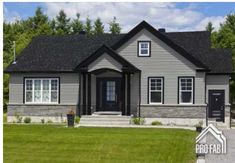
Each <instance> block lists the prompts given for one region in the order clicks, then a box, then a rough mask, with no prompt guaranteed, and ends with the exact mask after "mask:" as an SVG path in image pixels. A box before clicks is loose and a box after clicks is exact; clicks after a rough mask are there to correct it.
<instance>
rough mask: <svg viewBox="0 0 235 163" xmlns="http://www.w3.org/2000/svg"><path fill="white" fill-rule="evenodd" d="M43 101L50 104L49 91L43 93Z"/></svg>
mask: <svg viewBox="0 0 235 163" xmlns="http://www.w3.org/2000/svg"><path fill="white" fill-rule="evenodd" d="M42 101H43V102H50V94H49V90H48V91H47V90H46V91H45V90H44V91H43V92H42Z"/></svg>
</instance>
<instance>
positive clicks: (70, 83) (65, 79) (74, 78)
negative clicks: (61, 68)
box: [9, 73, 79, 105]
mask: <svg viewBox="0 0 235 163" xmlns="http://www.w3.org/2000/svg"><path fill="white" fill-rule="evenodd" d="M24 77H42V78H43V77H59V78H60V104H65V105H76V104H77V103H78V88H79V76H78V74H76V73H58V74H56V73H53V74H49V73H37V74H33V73H30V74H29V73H18V74H10V81H9V104H23V95H24V93H23V83H24V81H23V80H24Z"/></svg>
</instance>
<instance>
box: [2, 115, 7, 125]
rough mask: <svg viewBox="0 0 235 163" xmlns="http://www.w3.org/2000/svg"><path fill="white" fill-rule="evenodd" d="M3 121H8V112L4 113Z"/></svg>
mask: <svg viewBox="0 0 235 163" xmlns="http://www.w3.org/2000/svg"><path fill="white" fill-rule="evenodd" d="M3 123H7V114H6V113H4V114H3Z"/></svg>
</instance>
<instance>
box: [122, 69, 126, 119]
mask: <svg viewBox="0 0 235 163" xmlns="http://www.w3.org/2000/svg"><path fill="white" fill-rule="evenodd" d="M125 95H126V74H125V73H124V72H123V73H122V115H125V110H126V105H125V101H126V96H125Z"/></svg>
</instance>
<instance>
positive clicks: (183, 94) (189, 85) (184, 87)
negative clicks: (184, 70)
mask: <svg viewBox="0 0 235 163" xmlns="http://www.w3.org/2000/svg"><path fill="white" fill-rule="evenodd" d="M192 99H193V79H192V78H182V79H180V102H181V103H192Z"/></svg>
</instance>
